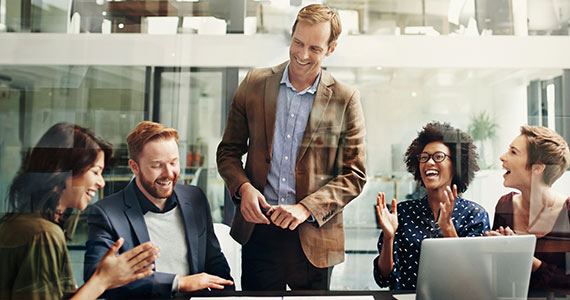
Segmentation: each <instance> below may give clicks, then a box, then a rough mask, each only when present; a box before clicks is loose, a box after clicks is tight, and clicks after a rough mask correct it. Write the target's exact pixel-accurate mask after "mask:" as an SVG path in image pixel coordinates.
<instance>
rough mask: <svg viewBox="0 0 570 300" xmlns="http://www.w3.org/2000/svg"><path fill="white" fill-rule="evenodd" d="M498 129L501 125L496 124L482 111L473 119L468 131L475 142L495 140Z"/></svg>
mask: <svg viewBox="0 0 570 300" xmlns="http://www.w3.org/2000/svg"><path fill="white" fill-rule="evenodd" d="M498 128H499V124H497V123H495V122H494V121H493V120H492V119H491V116H489V114H487V112H486V111H482V112H481V113H479V114H476V115H473V116H472V117H471V124H469V127H468V129H467V131H468V132H469V134H470V135H471V137H472V138H473V140H474V141H485V140H487V139H492V138H494V137H495V135H496V134H497V129H498Z"/></svg>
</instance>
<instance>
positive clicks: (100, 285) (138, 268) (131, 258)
mask: <svg viewBox="0 0 570 300" xmlns="http://www.w3.org/2000/svg"><path fill="white" fill-rule="evenodd" d="M123 242H124V240H123V238H119V239H118V240H117V241H116V242H115V244H113V246H111V248H109V251H107V254H105V256H104V257H103V259H101V261H100V262H99V264H98V265H97V269H95V273H93V276H91V278H89V280H87V282H86V283H85V284H84V285H83V286H82V287H81V288H80V289H79V290H78V291H77V293H75V295H73V297H72V298H71V299H72V300H73V299H81V300H85V299H97V298H98V297H99V296H101V294H103V292H105V290H108V289H112V288H116V287H120V286H122V285H125V284H127V283H129V282H131V281H134V280H138V279H141V278H143V277H145V276H148V275H150V274H152V269H153V268H154V265H153V264H150V263H152V262H153V261H154V260H156V258H157V257H158V253H159V250H160V249H159V247H158V246H154V245H153V244H152V242H146V243H144V244H140V245H138V246H137V247H135V248H133V249H131V250H129V251H127V252H124V253H121V254H119V255H117V252H118V251H119V249H121V246H123Z"/></svg>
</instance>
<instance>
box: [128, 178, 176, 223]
mask: <svg viewBox="0 0 570 300" xmlns="http://www.w3.org/2000/svg"><path fill="white" fill-rule="evenodd" d="M135 194H136V195H137V200H138V201H139V205H140V206H141V211H142V213H143V215H144V214H146V213H147V212H149V211H150V212H153V213H159V214H163V213H166V212H169V211H171V210H172V209H174V208H175V207H176V202H177V199H176V194H175V193H172V195H171V196H170V197H168V198H166V203H165V204H164V209H163V210H160V209H159V208H158V207H156V205H154V203H152V201H150V200H149V199H148V198H147V197H146V196H145V195H144V194H143V192H142V191H141V190H140V189H139V186H138V184H137V183H136V182H135Z"/></svg>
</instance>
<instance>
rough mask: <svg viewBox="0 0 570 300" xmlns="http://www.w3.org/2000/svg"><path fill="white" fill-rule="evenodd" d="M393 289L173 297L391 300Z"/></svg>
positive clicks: (182, 297) (215, 293)
mask: <svg viewBox="0 0 570 300" xmlns="http://www.w3.org/2000/svg"><path fill="white" fill-rule="evenodd" d="M394 293H398V292H393V291H272V292H244V291H211V292H197V293H189V294H182V295H178V296H176V297H175V298H174V299H188V298H191V299H196V298H198V299H201V298H203V297H208V298H218V297H219V298H231V297H239V298H244V299H247V298H251V299H255V298H258V299H262V298H265V299H270V298H272V299H281V298H282V299H285V300H286V299H287V298H288V297H291V299H301V298H299V297H303V298H305V297H306V299H311V300H313V299H321V298H322V299H323V300H324V299H327V298H329V299H333V298H337V299H341V297H342V298H345V299H359V298H360V299H363V300H364V299H366V298H361V296H372V298H370V297H368V298H369V299H370V300H372V299H374V300H392V299H396V298H394V297H393V296H392V295H393V294H394Z"/></svg>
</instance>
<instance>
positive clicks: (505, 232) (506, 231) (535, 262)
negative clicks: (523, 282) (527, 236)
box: [485, 226, 542, 272]
mask: <svg viewBox="0 0 570 300" xmlns="http://www.w3.org/2000/svg"><path fill="white" fill-rule="evenodd" d="M485 235H486V236H509V235H517V234H516V233H515V232H514V231H513V230H512V229H511V228H510V227H509V226H507V227H504V228H503V226H499V228H497V229H496V230H491V231H487V232H485ZM541 265H542V261H541V260H540V259H538V258H536V257H533V258H532V272H535V271H536V270H538V268H540V266H541Z"/></svg>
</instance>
